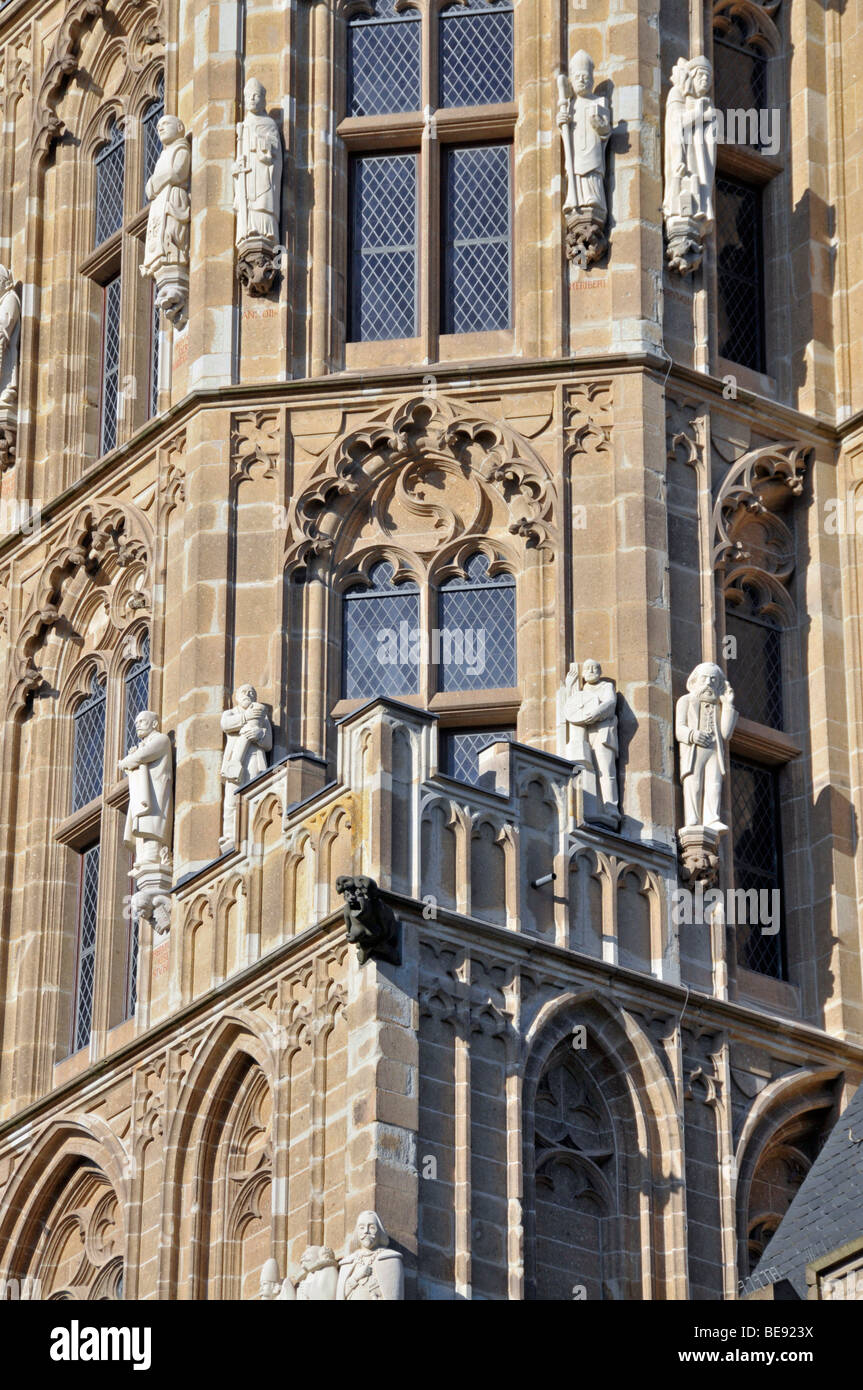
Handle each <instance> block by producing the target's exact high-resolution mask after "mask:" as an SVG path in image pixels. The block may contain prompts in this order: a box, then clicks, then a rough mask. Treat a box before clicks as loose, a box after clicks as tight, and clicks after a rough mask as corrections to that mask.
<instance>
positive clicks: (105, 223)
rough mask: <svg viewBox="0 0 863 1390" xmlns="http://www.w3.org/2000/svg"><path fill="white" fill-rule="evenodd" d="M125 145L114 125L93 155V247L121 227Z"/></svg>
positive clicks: (99, 244) (118, 128)
mask: <svg viewBox="0 0 863 1390" xmlns="http://www.w3.org/2000/svg"><path fill="white" fill-rule="evenodd" d="M125 164H126V145H125V141H124V139H123V133H122V131H121V130H120V127H119V126H118V125H116V124H115V125H112V126H111V131H110V134H109V136H108V140H107V143H106V144H104V145H103V146H102V148H101V149H100V150H99V153H98V154H97V155H96V239H95V243H94V244H95V245H96V246H101V245H102V242H103V241H107V240H108V237H110V236H113V235H114V233H115V232H118V231H119V230H120V228H121V226H122V225H123V175H124V171H125Z"/></svg>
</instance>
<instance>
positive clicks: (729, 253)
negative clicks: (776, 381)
mask: <svg viewBox="0 0 863 1390" xmlns="http://www.w3.org/2000/svg"><path fill="white" fill-rule="evenodd" d="M762 242H763V238H762V220H761V191H760V189H758V188H751V187H750V186H749V185H748V184H745V183H739V182H738V181H737V180H736V179H727V178H717V180H716V274H717V283H718V287H719V352H720V355H721V356H722V357H726V358H728V360H729V361H730V362H738V363H739V364H740V366H741V367H750V368H751V369H752V371H755V372H763V371H764V369H765V365H764V258H763V252H762Z"/></svg>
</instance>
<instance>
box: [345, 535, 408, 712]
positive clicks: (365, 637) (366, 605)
mask: <svg viewBox="0 0 863 1390" xmlns="http://www.w3.org/2000/svg"><path fill="white" fill-rule="evenodd" d="M343 613H344V634H343V649H344V680H343V692H344V696H345V698H346V699H355V698H357V697H360V696H368V697H369V698H373V697H376V696H386V695H391V696H398V695H415V694H417V692H418V691H419V632H420V627H419V616H420V613H419V588H418V586H417V585H416V584H415V583H414V582H412V581H411V580H407V581H404V582H402V583H400V584H396V583H394V582H393V567H392V565H391V564H390V562H389V561H388V560H381V561H379V562H378V564H376V565H375V566H374V567H373V568H372V570H371V572H370V574H369V581H368V583H367V584H363V583H360V584H356V585H354V586H352V587H351V588H349V589H348V591H347V592H346V594H345V596H344V606H343Z"/></svg>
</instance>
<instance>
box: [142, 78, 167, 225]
mask: <svg viewBox="0 0 863 1390" xmlns="http://www.w3.org/2000/svg"><path fill="white" fill-rule="evenodd" d="M164 114H165V79H164V77H160V78H159V85H158V87H157V90H156V95H155V97H154V98H153V100H152V101H151V102H150V105H149V106H148V107H147V109H146V111H145V112H144V115H143V117H142V120H141V129H142V133H143V145H144V152H143V165H144V167H143V170H142V178H141V200H142V205H143V203H145V202H146V194H145V192H144V190H145V188H146V186H147V180H148V179H149V178H150V176H151V175H152V173H153V170H154V169H155V167H156V160H157V159H158V158H159V155H160V154H161V153H162V142H161V140H160V139H159V132H158V129H157V127H158V124H159V122H160V120H161V119H162V117H163V116H164Z"/></svg>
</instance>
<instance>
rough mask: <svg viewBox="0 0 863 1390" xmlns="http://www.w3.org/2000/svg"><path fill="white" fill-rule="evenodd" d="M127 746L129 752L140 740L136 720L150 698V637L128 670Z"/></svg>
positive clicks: (126, 682)
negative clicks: (136, 730) (136, 729)
mask: <svg viewBox="0 0 863 1390" xmlns="http://www.w3.org/2000/svg"><path fill="white" fill-rule="evenodd" d="M124 684H125V687H126V746H125V752H127V753H128V751H129V749H130V748H133V747H134V746H135V744H136V743H137V742H138V736H137V734H136V733H135V720H136V719H137V718H138V715H139V714H143V712H144V710H145V709H147V701H148V700H149V698H150V639H149V637H145V638H144V642H143V647H142V651H141V655H140V656H139V657H138V658H137V660H136V661H133V662H132V665H131V666H130V667H129V669H128V671H127V672H126V676H125V681H124Z"/></svg>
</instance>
